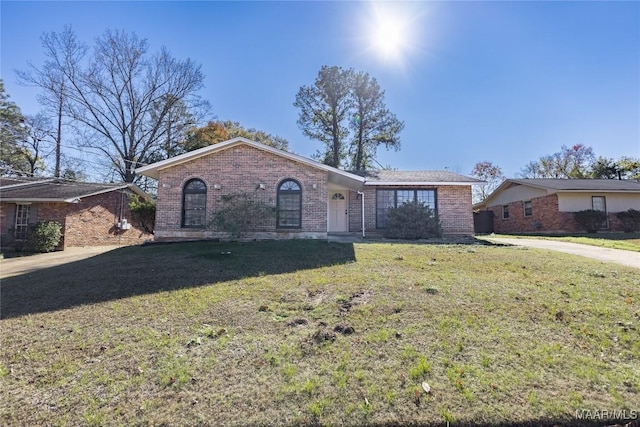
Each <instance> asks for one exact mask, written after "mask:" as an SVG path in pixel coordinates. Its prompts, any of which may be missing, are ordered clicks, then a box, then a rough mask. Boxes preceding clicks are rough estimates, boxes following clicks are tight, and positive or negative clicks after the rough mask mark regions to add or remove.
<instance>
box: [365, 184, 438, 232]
mask: <svg viewBox="0 0 640 427" xmlns="http://www.w3.org/2000/svg"><path fill="white" fill-rule="evenodd" d="M410 202H420V203H424V204H425V206H427V207H429V208H431V209H433V210H434V211H437V203H436V190H434V189H432V190H423V189H412V188H402V189H389V190H386V189H385V190H378V191H377V192H376V226H377V227H378V228H384V227H385V224H386V221H387V213H388V212H389V208H397V207H398V206H402V205H403V204H404V203H410Z"/></svg>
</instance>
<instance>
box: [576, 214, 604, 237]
mask: <svg viewBox="0 0 640 427" xmlns="http://www.w3.org/2000/svg"><path fill="white" fill-rule="evenodd" d="M573 219H574V220H575V221H576V222H577V223H578V225H580V227H582V228H583V229H584V230H586V231H587V233H597V232H598V230H599V229H600V228H602V225H603V224H605V222H606V221H607V214H606V213H605V212H603V211H597V210H594V209H587V210H584V211H578V212H574V213H573Z"/></svg>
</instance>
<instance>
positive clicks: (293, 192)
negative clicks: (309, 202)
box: [277, 179, 302, 228]
mask: <svg viewBox="0 0 640 427" xmlns="http://www.w3.org/2000/svg"><path fill="white" fill-rule="evenodd" d="M277 224H278V228H301V227H302V188H301V187H300V183H298V181H295V180H293V179H286V180H284V181H282V182H281V183H280V185H279V186H278V218H277Z"/></svg>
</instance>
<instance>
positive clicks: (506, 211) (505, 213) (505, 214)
mask: <svg viewBox="0 0 640 427" xmlns="http://www.w3.org/2000/svg"><path fill="white" fill-rule="evenodd" d="M502 218H503V219H507V218H509V205H503V206H502Z"/></svg>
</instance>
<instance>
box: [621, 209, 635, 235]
mask: <svg viewBox="0 0 640 427" xmlns="http://www.w3.org/2000/svg"><path fill="white" fill-rule="evenodd" d="M616 216H617V217H618V219H619V220H620V221H621V222H622V230H623V231H624V232H625V233H632V232H634V231H640V211H639V210H636V209H629V210H628V211H623V212H618V213H617V214H616Z"/></svg>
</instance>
